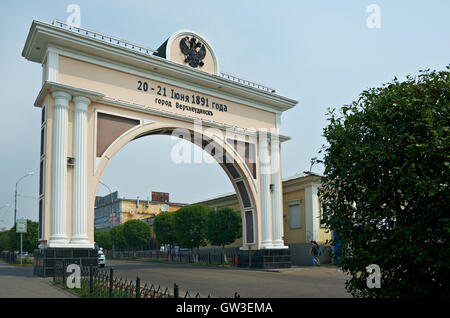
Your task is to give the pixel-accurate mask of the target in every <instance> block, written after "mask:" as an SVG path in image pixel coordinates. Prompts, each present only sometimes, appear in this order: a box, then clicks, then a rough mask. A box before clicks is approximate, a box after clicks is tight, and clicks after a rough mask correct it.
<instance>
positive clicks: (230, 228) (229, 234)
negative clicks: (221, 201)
mask: <svg viewBox="0 0 450 318" xmlns="http://www.w3.org/2000/svg"><path fill="white" fill-rule="evenodd" d="M241 236H242V220H241V213H240V212H239V211H235V210H233V209H231V208H223V209H219V210H212V211H211V212H210V213H209V216H208V220H207V226H206V237H207V239H208V241H209V242H210V243H211V244H212V245H217V246H221V247H222V254H223V257H224V260H225V262H227V256H226V254H225V251H224V250H225V245H227V244H230V243H233V242H234V241H235V240H236V239H238V238H240V237H241Z"/></svg>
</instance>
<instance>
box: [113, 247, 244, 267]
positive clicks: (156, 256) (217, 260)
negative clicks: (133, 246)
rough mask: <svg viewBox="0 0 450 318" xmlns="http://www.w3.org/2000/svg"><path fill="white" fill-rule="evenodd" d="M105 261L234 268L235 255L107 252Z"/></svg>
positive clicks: (154, 251) (152, 251)
mask: <svg viewBox="0 0 450 318" xmlns="http://www.w3.org/2000/svg"><path fill="white" fill-rule="evenodd" d="M105 255H106V259H107V260H108V259H130V258H142V259H150V260H156V261H170V262H178V263H196V262H199V263H204V264H210V265H226V264H229V265H233V266H236V265H237V264H236V262H235V260H236V257H237V255H236V254H230V253H225V255H226V259H225V258H224V256H223V254H222V253H210V252H209V253H200V255H198V257H197V259H196V255H195V254H194V253H192V252H191V251H178V252H175V251H174V250H172V251H171V252H161V251H158V250H146V251H115V252H113V251H111V250H110V251H107V252H106V253H105Z"/></svg>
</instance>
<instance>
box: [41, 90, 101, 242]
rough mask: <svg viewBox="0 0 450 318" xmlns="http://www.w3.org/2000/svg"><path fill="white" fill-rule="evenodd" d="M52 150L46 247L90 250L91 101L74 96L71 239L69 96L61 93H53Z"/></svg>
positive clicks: (61, 91)
mask: <svg viewBox="0 0 450 318" xmlns="http://www.w3.org/2000/svg"><path fill="white" fill-rule="evenodd" d="M52 96H53V98H54V99H55V102H54V114H53V140H52V142H53V150H52V161H53V164H52V193H51V211H52V217H51V233H50V238H49V241H48V247H56V248H58V247H70V248H93V243H90V242H89V240H88V236H87V129H88V127H87V126H88V123H87V119H88V106H89V104H90V103H91V100H90V99H89V98H87V97H84V96H81V95H77V96H74V97H73V103H74V123H73V156H74V158H75V163H74V168H73V185H72V191H73V192H72V202H73V204H72V237H71V240H69V239H68V235H67V224H68V222H67V221H68V220H67V215H69V211H67V188H68V183H67V149H68V129H69V128H68V127H69V126H68V115H69V102H70V100H71V99H72V95H71V94H69V93H68V92H65V91H63V90H57V91H54V92H53V93H52Z"/></svg>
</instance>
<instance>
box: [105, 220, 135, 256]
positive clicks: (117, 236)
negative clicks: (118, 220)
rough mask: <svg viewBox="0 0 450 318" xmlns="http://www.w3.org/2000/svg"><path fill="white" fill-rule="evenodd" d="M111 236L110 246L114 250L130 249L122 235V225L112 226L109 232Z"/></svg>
mask: <svg viewBox="0 0 450 318" xmlns="http://www.w3.org/2000/svg"><path fill="white" fill-rule="evenodd" d="M109 233H110V236H111V244H112V245H113V246H114V248H115V249H119V250H125V249H127V248H129V247H130V245H129V242H128V241H127V240H126V238H125V235H124V224H119V225H115V226H113V227H112V228H111V229H110V230H109Z"/></svg>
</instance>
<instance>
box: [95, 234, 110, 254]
mask: <svg viewBox="0 0 450 318" xmlns="http://www.w3.org/2000/svg"><path fill="white" fill-rule="evenodd" d="M94 240H95V242H96V243H97V244H98V246H99V247H102V248H104V249H107V250H110V249H112V241H111V230H106V231H96V232H95V233H94Z"/></svg>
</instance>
